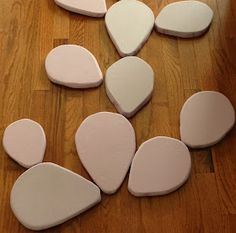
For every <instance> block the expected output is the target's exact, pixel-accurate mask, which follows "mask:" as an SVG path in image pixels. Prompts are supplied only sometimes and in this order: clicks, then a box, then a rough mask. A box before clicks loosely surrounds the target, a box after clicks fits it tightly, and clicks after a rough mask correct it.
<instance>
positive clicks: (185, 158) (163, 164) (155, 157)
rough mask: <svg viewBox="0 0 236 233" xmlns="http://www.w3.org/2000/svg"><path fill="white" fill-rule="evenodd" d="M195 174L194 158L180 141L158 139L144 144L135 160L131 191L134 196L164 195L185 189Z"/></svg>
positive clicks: (130, 178)
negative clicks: (192, 165)
mask: <svg viewBox="0 0 236 233" xmlns="http://www.w3.org/2000/svg"><path fill="white" fill-rule="evenodd" d="M190 171H191V157H190V153H189V150H188V148H187V147H186V146H185V144H184V143H183V142H181V141H179V140H177V139H173V138H168V137H156V138H152V139H150V140H148V141H146V142H144V143H143V144H142V145H141V146H140V148H139V149H138V151H137V152H136V154H135V157H134V159H133V162H132V165H131V170H130V176H129V183H128V189H129V191H130V192H131V193H132V194H133V195H134V196H155V195H164V194H168V193H170V192H173V191H175V190H176V189H178V188H179V187H180V186H182V185H183V184H184V183H185V182H186V180H187V179H188V177H189V174H190Z"/></svg>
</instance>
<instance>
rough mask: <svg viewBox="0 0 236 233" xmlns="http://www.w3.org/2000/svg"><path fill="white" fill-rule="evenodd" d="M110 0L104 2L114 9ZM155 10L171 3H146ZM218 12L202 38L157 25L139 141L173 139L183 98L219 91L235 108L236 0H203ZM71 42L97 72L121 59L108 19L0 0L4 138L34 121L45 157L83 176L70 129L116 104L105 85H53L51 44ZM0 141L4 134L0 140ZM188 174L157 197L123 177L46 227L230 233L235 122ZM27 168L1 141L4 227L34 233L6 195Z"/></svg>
mask: <svg viewBox="0 0 236 233" xmlns="http://www.w3.org/2000/svg"><path fill="white" fill-rule="evenodd" d="M115 2H116V0H107V5H108V7H110V6H111V5H112V4H113V3H115ZM143 2H145V3H146V4H147V5H148V6H149V7H151V8H152V9H153V11H154V14H155V15H157V13H158V12H159V11H160V9H161V8H162V7H163V6H165V5H166V4H167V3H170V2H173V0H145V1H143ZM204 2H207V3H208V4H209V5H210V6H211V7H212V9H213V10H214V13H215V16H214V21H213V24H212V27H211V28H210V30H209V32H208V33H207V34H206V35H204V36H203V37H201V38H198V39H189V40H183V39H175V38H172V37H166V36H162V35H160V34H158V33H156V32H155V31H153V33H152V35H151V37H150V38H149V40H148V42H147V44H146V45H145V46H144V48H143V49H142V50H141V51H140V53H139V54H138V56H139V57H141V58H143V59H144V60H146V61H147V62H148V63H150V65H151V66H152V67H153V69H154V71H155V91H154V95H153V98H152V101H151V102H150V103H149V104H148V105H147V106H146V107H145V108H144V109H143V110H142V111H140V112H139V113H138V114H137V115H136V116H135V117H133V118H132V119H131V123H132V125H133V126H134V128H135V130H136V135H137V143H138V145H140V144H141V143H142V142H144V141H145V140H147V139H149V138H151V137H154V136H157V135H167V136H171V137H176V138H179V113H180V109H181V106H182V105H183V103H184V101H185V100H186V99H187V98H188V97H189V96H190V95H192V94H193V93H195V92H197V91H200V90H218V91H221V92H222V93H224V94H225V95H226V96H227V97H228V98H229V99H230V100H231V101H232V103H233V105H234V107H235V108H236V1H235V0H206V1H205V0H204ZM66 43H75V44H79V45H82V46H84V47H86V48H87V49H89V50H90V51H91V52H92V53H93V54H94V55H95V56H96V58H97V59H98V62H99V64H100V66H101V68H102V71H103V73H105V71H106V69H107V68H108V67H109V66H110V65H111V64H113V63H114V62H115V61H117V60H118V59H119V55H118V54H117V52H116V50H115V48H114V46H113V44H112V42H111V40H110V39H109V37H108V34H107V32H106V28H105V25H104V19H93V18H89V17H85V16H80V15H76V14H72V13H69V12H67V11H65V10H63V9H60V8H59V7H57V6H56V5H55V4H54V1H53V0H0V139H1V138H2V134H3V131H4V129H5V127H6V126H7V125H8V124H9V123H11V122H13V121H15V120H17V119H20V118H31V119H33V120H36V121H38V122H39V123H40V124H41V125H42V126H43V127H44V129H45V131H46V135H47V151H46V155H45V161H52V162H54V163H57V164H59V165H62V166H64V167H66V168H68V169H71V170H72V171H74V172H77V173H79V174H82V175H83V176H85V177H87V178H89V177H88V174H87V173H86V171H85V170H84V169H83V167H82V165H81V163H80V161H79V158H78V156H77V154H76V150H75V144H74V134H75V131H76V130H77V128H78V126H79V125H80V124H81V122H82V121H83V119H85V118H86V117H87V116H89V115H90V114H92V113H96V112H99V111H112V112H114V111H115V108H114V107H113V105H112V104H111V103H110V101H109V100H108V98H107V97H106V93H105V90H104V85H102V86H101V87H100V88H97V89H93V90H86V91H82V90H72V89H69V88H64V87H61V86H57V85H54V84H52V83H50V82H49V80H48V79H47V77H46V74H45V70H44V60H45V57H46V55H47V53H48V52H49V51H50V50H51V49H52V48H53V47H55V46H57V45H60V44H66ZM1 140H2V139H1ZM192 160H193V171H192V174H191V177H190V179H189V181H188V182H187V183H186V185H185V186H184V187H183V188H181V189H180V190H178V191H177V192H175V193H173V194H170V195H168V196H163V197H153V198H135V197H133V196H131V195H130V194H129V192H128V191H127V178H126V180H125V182H124V183H123V185H122V187H121V189H120V190H119V191H118V193H116V194H115V195H112V196H107V195H103V196H102V202H101V204H100V205H98V206H97V207H95V208H93V209H92V210H90V211H88V212H86V213H84V214H82V215H81V216H79V217H76V218H74V219H72V220H70V221H68V222H67V223H65V224H62V225H61V226H58V227H55V228H52V229H50V230H47V231H45V232H54V233H75V232H76V233H103V232H107V233H115V232H117V233H121V232H122V233H145V232H146V233H162V232H164V233H185V232H186V233H190V232H194V233H195V232H196V233H202V232H212V233H225V232H227V233H229V232H231V233H235V232H236V129H233V130H232V131H231V132H230V134H229V135H228V136H227V137H226V138H225V140H223V141H222V142H221V143H219V144H218V145H216V146H214V147H213V148H210V149H206V150H196V151H192ZM24 171H25V169H23V168H22V167H20V166H19V165H18V164H16V163H15V162H13V161H12V160H11V159H9V157H8V156H7V155H6V154H5V152H4V151H3V148H2V146H0V232H1V233H8V232H9V233H16V232H17V233H18V232H20V233H23V232H31V231H29V230H27V229H26V228H24V227H23V226H22V225H21V224H20V223H19V222H18V221H17V220H16V218H15V217H14V215H13V214H12V212H11V209H10V204H9V195H10V191H11V188H12V185H13V183H14V181H15V180H16V178H17V177H18V176H19V175H20V174H22V172H24Z"/></svg>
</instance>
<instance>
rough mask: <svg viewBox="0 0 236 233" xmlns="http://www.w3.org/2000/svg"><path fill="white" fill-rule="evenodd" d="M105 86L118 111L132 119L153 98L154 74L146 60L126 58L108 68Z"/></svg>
mask: <svg viewBox="0 0 236 233" xmlns="http://www.w3.org/2000/svg"><path fill="white" fill-rule="evenodd" d="M105 86H106V92H107V95H108V97H109V99H110V100H111V102H112V103H113V104H114V105H115V107H116V109H117V110H118V111H119V112H120V113H121V114H123V115H124V116H125V117H132V116H133V115H134V114H135V113H136V112H137V111H139V110H140V109H141V108H142V107H143V106H144V105H145V104H146V103H147V102H148V101H149V100H150V98H151V95H152V91H153V87H154V72H153V70H152V68H151V66H150V65H149V64H147V63H146V62H145V61H144V60H142V59H140V58H138V57H132V56H130V57H125V58H122V59H120V60H119V61H117V62H115V63H114V64H113V65H111V66H110V67H109V68H108V70H107V72H106V77H105Z"/></svg>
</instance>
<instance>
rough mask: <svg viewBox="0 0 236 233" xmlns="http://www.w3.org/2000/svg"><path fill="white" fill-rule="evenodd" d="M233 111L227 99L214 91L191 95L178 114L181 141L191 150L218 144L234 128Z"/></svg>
mask: <svg viewBox="0 0 236 233" xmlns="http://www.w3.org/2000/svg"><path fill="white" fill-rule="evenodd" d="M234 123H235V111H234V108H233V106H232V104H231V103H230V101H229V99H228V98H227V97H226V96H224V95H223V94H221V93H219V92H215V91H202V92H198V93H196V94H194V95H192V96H191V97H190V98H189V99H188V100H187V101H186V102H185V104H184V105H183V108H182V110H181V113H180V134H181V140H182V141H183V142H184V143H185V144H186V145H188V146H189V147H192V148H204V147H208V146H212V145H214V144H216V143H217V142H219V141H220V140H221V139H222V138H223V137H224V136H225V135H226V134H227V133H228V132H229V130H230V129H231V128H232V127H233V126H234Z"/></svg>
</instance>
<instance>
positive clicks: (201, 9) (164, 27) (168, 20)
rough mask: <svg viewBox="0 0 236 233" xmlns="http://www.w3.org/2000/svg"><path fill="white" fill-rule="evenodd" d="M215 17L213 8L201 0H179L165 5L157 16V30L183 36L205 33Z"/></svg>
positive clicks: (195, 35)
mask: <svg viewBox="0 0 236 233" xmlns="http://www.w3.org/2000/svg"><path fill="white" fill-rule="evenodd" d="M212 19H213V11H212V9H211V8H210V7H209V6H208V5H206V4H205V3H203V2H199V1H179V2H174V3H171V4H169V5H167V6H166V7H164V8H163V9H162V10H161V12H160V13H159V15H158V16H157V18H156V21H155V26H156V29H157V31H159V32H160V33H163V34H167V35H171V36H177V37H182V38H191V37H197V36H200V35H202V34H204V33H205V32H206V31H207V30H208V28H209V26H210V24H211V22H212Z"/></svg>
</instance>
